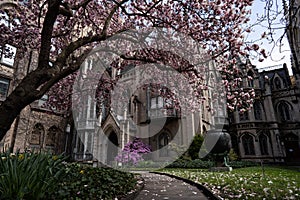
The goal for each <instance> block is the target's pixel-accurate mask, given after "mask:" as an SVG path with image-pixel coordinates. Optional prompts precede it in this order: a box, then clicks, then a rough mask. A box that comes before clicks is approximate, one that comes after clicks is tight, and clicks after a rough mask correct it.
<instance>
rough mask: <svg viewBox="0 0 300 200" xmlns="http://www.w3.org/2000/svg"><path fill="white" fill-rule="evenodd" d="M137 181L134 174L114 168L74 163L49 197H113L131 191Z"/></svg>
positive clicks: (68, 166) (68, 167) (67, 168)
mask: <svg viewBox="0 0 300 200" xmlns="http://www.w3.org/2000/svg"><path fill="white" fill-rule="evenodd" d="M136 183H137V180H136V179H135V177H134V175H133V174H131V173H126V172H122V171H118V170H115V169H112V168H93V167H91V166H87V165H80V164H76V163H72V164H69V165H67V166H66V171H65V178H64V179H61V181H60V182H58V183H57V185H58V189H57V190H56V191H54V192H53V193H51V194H50V195H49V197H48V198H49V199H56V200H57V199H76V200H77V199H113V198H115V197H117V196H122V195H125V194H127V193H128V192H129V191H131V190H132V189H133V188H134V187H135V185H136Z"/></svg>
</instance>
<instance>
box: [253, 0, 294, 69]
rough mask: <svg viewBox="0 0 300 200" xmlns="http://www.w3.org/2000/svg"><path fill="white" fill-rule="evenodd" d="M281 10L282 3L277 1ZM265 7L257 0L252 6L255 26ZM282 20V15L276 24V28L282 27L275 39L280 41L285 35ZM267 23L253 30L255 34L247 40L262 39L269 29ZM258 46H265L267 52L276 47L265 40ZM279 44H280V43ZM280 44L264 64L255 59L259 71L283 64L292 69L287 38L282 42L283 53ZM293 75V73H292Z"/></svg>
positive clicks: (254, 62) (278, 17)
mask: <svg viewBox="0 0 300 200" xmlns="http://www.w3.org/2000/svg"><path fill="white" fill-rule="evenodd" d="M274 2H276V0H274ZM277 3H278V6H279V9H278V10H281V9H282V5H281V1H277ZM264 7H265V3H264V2H261V0H255V1H254V4H253V6H252V9H251V12H252V14H251V23H252V24H253V23H254V22H255V21H256V20H257V15H262V14H263V13H264ZM275 8H276V5H274V6H273V9H275ZM280 19H282V15H279V16H277V23H278V24H277V25H276V24H274V27H277V28H279V27H281V29H277V30H276V32H275V33H274V36H275V39H276V40H278V39H279V38H280V36H281V35H283V33H284V30H283V29H282V27H283V24H282V23H281V24H280V21H279V20H280ZM266 25H267V23H263V24H262V25H257V26H255V27H254V28H253V32H252V33H251V34H250V35H249V37H248V38H247V39H248V40H256V39H258V38H260V37H261V35H262V33H263V32H265V31H267V28H266V27H264V26H266ZM257 43H258V44H260V45H261V46H263V47H264V48H265V49H266V51H267V52H271V49H272V47H273V45H274V43H273V44H269V42H268V41H267V40H263V41H259V42H257ZM278 44H279V43H278ZM278 44H277V45H276V47H275V48H274V49H273V51H272V52H271V56H270V57H268V58H267V59H265V61H263V62H258V61H257V60H258V59H253V60H252V63H253V64H254V65H256V66H257V68H258V69H260V68H264V67H269V66H274V65H281V66H282V64H283V63H286V64H287V66H288V67H289V68H290V67H291V62H290V47H289V44H288V41H287V38H286V37H285V38H284V39H283V41H282V43H281V44H282V46H281V51H280V49H279V47H278ZM290 73H291V71H290Z"/></svg>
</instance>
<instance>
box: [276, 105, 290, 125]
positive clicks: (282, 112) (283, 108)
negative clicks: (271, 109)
mask: <svg viewBox="0 0 300 200" xmlns="http://www.w3.org/2000/svg"><path fill="white" fill-rule="evenodd" d="M278 113H279V116H280V119H281V121H283V122H284V121H288V120H291V115H290V108H289V105H288V103H286V102H284V101H282V102H280V103H279V105H278Z"/></svg>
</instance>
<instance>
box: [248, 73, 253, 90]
mask: <svg viewBox="0 0 300 200" xmlns="http://www.w3.org/2000/svg"><path fill="white" fill-rule="evenodd" d="M247 75H248V76H247V82H248V87H254V80H253V76H254V74H253V72H252V71H248V73H247Z"/></svg>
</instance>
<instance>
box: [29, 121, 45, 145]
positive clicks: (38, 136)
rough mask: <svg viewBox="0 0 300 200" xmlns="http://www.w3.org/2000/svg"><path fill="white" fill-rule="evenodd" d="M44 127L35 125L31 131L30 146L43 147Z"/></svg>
mask: <svg viewBox="0 0 300 200" xmlns="http://www.w3.org/2000/svg"><path fill="white" fill-rule="evenodd" d="M44 133H45V130H44V127H43V125H42V124H40V123H37V124H36V125H35V126H34V127H33V130H32V133H31V138H30V144H31V145H40V146H42V145H43V137H44Z"/></svg>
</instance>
